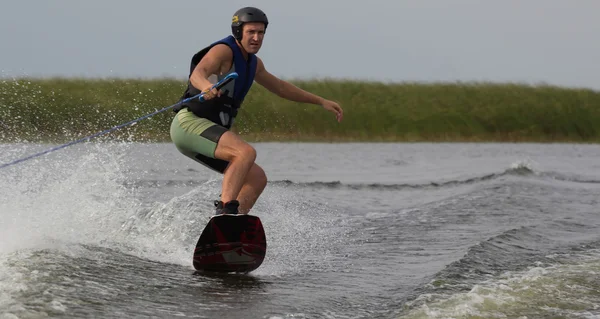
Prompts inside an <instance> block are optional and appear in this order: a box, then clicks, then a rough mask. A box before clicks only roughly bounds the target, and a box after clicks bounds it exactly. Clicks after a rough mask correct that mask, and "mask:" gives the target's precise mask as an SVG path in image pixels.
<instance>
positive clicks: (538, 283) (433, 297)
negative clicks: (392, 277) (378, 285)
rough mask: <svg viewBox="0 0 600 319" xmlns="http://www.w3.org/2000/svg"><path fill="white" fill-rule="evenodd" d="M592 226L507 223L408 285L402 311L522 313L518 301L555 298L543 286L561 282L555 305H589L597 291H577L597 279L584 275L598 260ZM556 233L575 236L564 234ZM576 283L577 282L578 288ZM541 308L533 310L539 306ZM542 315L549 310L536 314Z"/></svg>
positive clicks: (568, 308) (597, 243)
mask: <svg viewBox="0 0 600 319" xmlns="http://www.w3.org/2000/svg"><path fill="white" fill-rule="evenodd" d="M596 229H597V228H596V226H593V225H586V224H582V223H577V222H572V221H567V220H562V221H553V222H550V223H548V224H546V225H538V226H522V227H518V228H513V229H509V230H506V231H504V232H502V233H500V234H497V235H494V236H492V237H490V238H488V239H486V240H483V241H481V242H479V243H477V244H475V245H473V246H471V247H470V248H469V249H468V250H467V252H466V253H465V255H464V256H463V257H462V258H460V259H459V260H457V261H455V262H453V263H451V264H449V265H447V266H446V267H445V268H444V269H443V270H441V271H440V272H438V273H437V274H435V275H434V276H433V278H431V280H430V281H429V282H427V283H426V284H425V285H423V286H420V287H418V288H417V289H416V290H415V291H413V293H412V294H411V296H410V297H409V298H408V302H407V304H406V305H405V306H406V307H405V310H406V312H405V316H403V317H408V318H412V317H421V316H427V317H434V318H437V317H455V316H458V317H462V316H466V315H475V316H483V317H497V316H498V315H499V314H501V313H504V314H505V315H507V316H509V317H511V316H513V315H514V316H517V315H523V314H524V313H525V312H523V311H525V309H522V308H521V305H522V304H538V303H543V302H547V301H548V298H550V299H554V298H555V297H556V301H558V300H560V298H561V296H560V294H559V295H558V296H550V297H548V296H549V295H548V292H549V291H550V292H554V291H559V290H561V289H565V287H563V286H564V285H565V282H570V285H571V286H573V287H574V288H573V289H572V291H569V292H565V294H564V295H563V297H568V298H570V299H571V300H568V301H565V302H564V303H563V304H562V306H564V307H565V309H559V310H565V311H566V312H567V313H568V312H569V311H572V310H574V309H571V304H575V303H577V302H582V303H585V304H586V305H587V306H589V305H591V304H590V303H589V302H592V301H593V300H596V298H598V297H600V293H598V291H597V290H596V292H594V293H593V294H589V295H588V294H585V293H583V295H582V291H584V290H585V289H588V290H589V288H593V287H595V286H596V285H597V283H595V282H593V281H591V280H588V279H586V278H588V277H589V275H590V273H591V272H594V271H595V269H598V267H599V266H600V241H599V240H598V236H597V234H596ZM561 233H571V234H573V233H578V234H579V236H578V237H577V239H573V238H572V237H571V238H570V239H568V240H567V239H565V238H564V237H561V236H560V235H561ZM594 281H596V280H594ZM577 285H579V286H580V288H582V289H581V290H580V291H577V289H578V287H577ZM584 286H585V287H584ZM586 287H587V288H586ZM536 296H543V298H538V297H536ZM484 300H486V301H485V302H484ZM459 304H460V306H458V305H459ZM498 305H506V307H508V308H502V307H497V306H498ZM461 307H462V308H461ZM511 307H513V308H514V309H511ZM459 308H460V309H459ZM467 308H468V309H467ZM541 308H543V307H540V308H538V309H535V311H542V310H540V309H541ZM575 308H577V307H575ZM463 311H467V312H469V313H463ZM504 311H505V312H504ZM513 311H514V312H513ZM554 315H555V314H554ZM536 316H539V314H538V315H534V317H536ZM544 316H551V315H550V313H547V314H545V315H542V316H541V317H544Z"/></svg>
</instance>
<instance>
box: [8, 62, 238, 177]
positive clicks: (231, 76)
mask: <svg viewBox="0 0 600 319" xmlns="http://www.w3.org/2000/svg"><path fill="white" fill-rule="evenodd" d="M237 77H238V74H237V73H236V72H231V73H229V74H227V75H226V76H225V77H224V78H223V79H222V80H221V81H219V82H218V83H216V84H215V85H213V86H212V88H211V89H214V88H216V89H220V88H222V87H223V86H225V85H226V84H227V83H229V82H231V81H233V80H234V79H235V78H237ZM196 98H197V99H199V100H200V101H201V102H202V101H204V93H200V94H198V95H194V96H192V97H189V98H187V99H183V100H181V101H179V102H178V103H175V104H173V105H171V106H167V107H165V108H163V109H162V110H158V111H156V112H154V113H150V114H148V115H144V116H142V117H140V118H137V119H135V120H133V121H129V122H127V123H123V124H121V125H117V126H115V127H112V128H110V129H107V130H104V131H102V132H98V133H96V134H94V135H90V136H86V137H84V138H82V139H79V140H76V141H73V142H69V143H66V144H63V145H60V146H56V147H53V148H51V149H48V150H46V151H43V152H40V153H37V154H33V155H30V156H27V157H24V158H21V159H18V160H16V161H13V162H10V163H6V164H2V165H0V169H2V168H5V167H8V166H11V165H15V164H18V163H21V162H25V161H27V160H30V159H32V158H35V157H38V156H42V155H44V154H48V153H51V152H54V151H58V150H60V149H61V148H65V147H67V146H71V145H74V144H77V143H81V142H84V141H87V140H90V139H92V138H94V137H98V136H100V135H104V134H106V133H109V132H112V131H114V130H117V129H120V128H122V127H125V126H128V125H131V124H134V123H136V122H139V121H141V120H143V119H146V118H149V117H151V116H154V115H156V114H158V113H161V112H164V111H166V110H168V109H170V108H173V107H175V106H177V105H180V104H182V103H185V102H188V101H191V100H193V99H196Z"/></svg>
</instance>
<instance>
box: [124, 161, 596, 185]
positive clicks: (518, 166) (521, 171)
mask: <svg viewBox="0 0 600 319" xmlns="http://www.w3.org/2000/svg"><path fill="white" fill-rule="evenodd" d="M506 176H516V177H524V178H542V179H550V180H558V181H564V182H572V183H582V184H600V179H594V178H587V177H584V176H579V175H575V174H566V173H560V172H552V171H548V172H544V171H537V170H535V169H533V168H532V165H531V164H527V163H523V162H517V163H515V164H513V165H512V166H511V167H509V168H508V169H506V170H504V171H503V172H500V173H490V174H485V175H480V176H475V177H470V178H466V179H452V180H446V181H431V182H426V183H398V184H385V183H342V182H341V181H311V182H296V181H292V180H289V179H285V180H273V181H269V184H270V185H276V186H280V187H297V188H321V189H351V190H376V191H386V190H389V191H397V190H403V189H426V188H443V187H452V186H460V185H469V184H476V183H481V182H486V181H491V180H496V179H500V178H502V177H506ZM207 182H209V180H204V179H202V180H169V179H162V180H157V179H142V180H135V181H127V182H126V183H125V184H126V185H125V186H131V187H196V186H200V185H204V184H206V183H207Z"/></svg>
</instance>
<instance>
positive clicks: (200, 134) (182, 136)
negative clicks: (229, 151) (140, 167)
mask: <svg viewBox="0 0 600 319" xmlns="http://www.w3.org/2000/svg"><path fill="white" fill-rule="evenodd" d="M225 132H227V129H226V128H225V127H223V126H221V125H218V124H215V123H213V122H211V121H210V120H208V119H205V118H201V117H198V116H196V115H195V114H194V113H192V112H190V111H188V110H187V109H182V110H181V111H179V112H177V115H175V117H174V118H173V121H172V122H171V140H172V141H173V143H175V147H177V149H178V150H179V152H181V153H182V154H183V155H185V156H187V157H189V158H191V159H193V160H194V161H196V162H198V163H200V164H202V165H204V166H206V167H208V168H210V169H213V170H215V171H217V172H219V173H223V172H225V169H226V168H227V165H229V162H228V161H224V160H220V159H217V158H215V149H217V144H218V143H219V139H220V138H221V136H222V135H223V133H225Z"/></svg>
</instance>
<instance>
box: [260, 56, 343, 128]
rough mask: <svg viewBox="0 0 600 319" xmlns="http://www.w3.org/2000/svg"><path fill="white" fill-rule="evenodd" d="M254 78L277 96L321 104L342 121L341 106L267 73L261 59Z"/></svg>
mask: <svg viewBox="0 0 600 319" xmlns="http://www.w3.org/2000/svg"><path fill="white" fill-rule="evenodd" d="M254 80H255V81H256V82H257V83H258V84H260V85H262V86H264V87H265V88H266V89H267V90H269V91H271V92H273V93H275V94H277V95H278V96H279V97H282V98H284V99H288V100H290V101H294V102H300V103H311V104H316V105H321V106H322V107H323V108H324V109H326V110H328V111H330V112H332V113H333V114H335V117H336V119H337V120H338V122H341V121H342V118H343V117H344V111H343V110H342V108H341V107H340V106H339V105H338V104H337V103H336V102H333V101H330V100H327V99H324V98H322V97H320V96H318V95H315V94H312V93H310V92H307V91H304V90H302V89H301V88H299V87H297V86H295V85H293V84H291V83H289V82H287V81H284V80H281V79H279V78H278V77H276V76H274V75H273V74H271V73H269V72H268V71H267V70H266V68H265V65H264V64H263V62H262V60H261V59H258V62H257V66H256V76H255V77H254Z"/></svg>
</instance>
